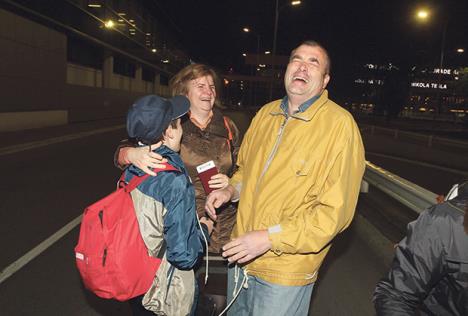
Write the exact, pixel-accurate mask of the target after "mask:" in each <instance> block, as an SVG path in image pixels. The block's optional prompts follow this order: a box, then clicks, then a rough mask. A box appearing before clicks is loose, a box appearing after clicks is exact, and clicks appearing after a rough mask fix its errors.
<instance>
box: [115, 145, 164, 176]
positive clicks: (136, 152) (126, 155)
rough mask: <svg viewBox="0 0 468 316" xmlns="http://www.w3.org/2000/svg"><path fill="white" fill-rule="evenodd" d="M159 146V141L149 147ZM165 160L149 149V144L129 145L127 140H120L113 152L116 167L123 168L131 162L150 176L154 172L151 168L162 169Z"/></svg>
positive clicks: (153, 174)
mask: <svg viewBox="0 0 468 316" xmlns="http://www.w3.org/2000/svg"><path fill="white" fill-rule="evenodd" d="M159 146H161V143H160V142H159V143H157V144H154V145H151V149H152V150H154V149H155V148H157V147H159ZM165 162H167V160H166V159H165V158H163V157H162V156H161V155H159V154H157V153H155V152H153V151H151V150H150V147H149V146H144V147H131V144H130V143H128V142H122V143H121V144H120V145H119V147H118V148H117V151H116V152H115V154H114V164H115V165H116V166H117V167H118V168H120V169H125V167H126V166H127V165H129V164H133V165H135V166H137V167H138V168H140V169H141V170H142V171H144V172H145V173H147V174H149V175H152V176H155V175H156V174H155V173H154V172H153V171H152V170H151V169H153V168H158V169H164V168H165V165H164V163H165Z"/></svg>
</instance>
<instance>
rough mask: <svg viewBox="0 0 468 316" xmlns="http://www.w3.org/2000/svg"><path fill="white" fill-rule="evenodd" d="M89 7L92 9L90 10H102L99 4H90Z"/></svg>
mask: <svg viewBox="0 0 468 316" xmlns="http://www.w3.org/2000/svg"><path fill="white" fill-rule="evenodd" d="M88 7H90V8H100V7H101V5H100V4H97V3H90V4H88Z"/></svg>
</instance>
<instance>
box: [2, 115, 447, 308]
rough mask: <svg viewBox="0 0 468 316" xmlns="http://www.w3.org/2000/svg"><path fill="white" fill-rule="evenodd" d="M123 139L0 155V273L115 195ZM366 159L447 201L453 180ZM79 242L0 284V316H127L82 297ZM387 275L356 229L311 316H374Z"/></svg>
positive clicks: (69, 237) (331, 265)
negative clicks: (375, 295)
mask: <svg viewBox="0 0 468 316" xmlns="http://www.w3.org/2000/svg"><path fill="white" fill-rule="evenodd" d="M244 125H246V124H244ZM51 130H52V132H51V133H52V134H54V135H59V134H57V133H61V132H60V129H59V128H58V129H57V130H56V131H55V132H54V131H53V129H51ZM67 133H69V131H67ZM123 136H124V130H123V129H121V130H116V131H111V132H106V133H101V134H98V135H94V136H88V137H83V138H79V139H76V140H71V141H67V142H62V143H56V144H52V145H48V146H44V147H39V148H35V149H29V150H24V151H20V152H17V153H13V154H7V155H0V164H1V165H2V166H3V167H2V175H3V181H2V182H1V183H0V192H2V193H1V199H0V214H1V221H0V230H1V237H2V238H0V249H1V251H2V255H1V256H0V268H1V269H4V268H5V267H7V266H9V265H10V264H11V263H13V262H15V260H17V259H19V258H20V257H22V256H23V255H24V254H25V253H27V252H28V251H29V250H31V249H32V248H33V247H35V246H36V245H38V244H39V243H41V242H42V241H44V240H45V239H46V238H48V237H49V236H50V235H52V234H53V233H55V232H56V231H58V230H59V229H61V228H62V227H63V226H64V225H66V224H67V223H69V222H70V221H72V220H73V219H75V218H76V217H77V216H79V215H80V214H81V213H82V210H83V208H84V207H85V206H86V205H88V204H90V203H92V202H94V201H95V200H97V199H98V198H100V197H102V196H104V195H106V194H108V193H109V192H110V191H112V190H113V189H114V186H115V181H116V180H117V179H118V176H119V171H118V170H117V169H116V168H114V167H113V164H112V159H113V157H112V156H113V152H114V149H115V145H116V143H117V141H118V140H119V139H121V138H123ZM24 139H25V140H26V139H27V137H25V138H24ZM367 159H369V160H371V161H372V162H374V163H376V164H378V165H381V166H382V167H384V168H386V169H388V170H390V171H392V172H394V173H397V174H399V175H400V176H402V177H404V178H407V179H409V180H411V181H414V182H416V183H417V184H419V185H421V186H423V187H426V188H428V189H430V190H433V191H434V192H439V191H440V192H441V193H445V192H446V191H447V187H449V185H451V184H452V183H453V181H454V177H455V176H456V175H453V174H450V173H447V172H443V171H441V170H439V169H433V168H432V169H431V168H430V167H428V166H421V165H418V164H417V162H416V163H405V162H404V161H400V160H395V159H391V158H388V157H387V158H384V157H380V156H372V155H367ZM363 199H365V198H363ZM359 205H360V206H359V207H358V210H359V212H360V211H361V210H360V209H363V208H365V203H364V201H363V200H362V199H361V201H360V204H359ZM77 236H78V227H76V228H75V229H73V230H72V231H71V232H70V233H68V234H66V235H65V236H64V237H63V238H61V239H59V240H58V241H57V242H56V243H54V244H53V245H52V246H51V247H50V248H48V249H47V250H45V251H44V252H43V253H42V254H41V255H39V256H38V257H37V258H35V259H33V260H32V261H31V262H30V263H28V264H27V265H25V266H24V267H23V268H22V269H20V270H19V271H18V272H16V273H15V274H13V275H12V276H11V277H9V278H8V279H7V280H5V281H4V282H3V283H1V284H0V314H1V315H39V316H42V315H130V311H129V309H128V306H127V305H126V304H124V303H119V302H112V301H107V300H102V299H99V298H97V297H95V296H94V295H92V294H90V293H89V292H87V291H86V290H85V289H83V287H82V285H81V282H80V278H79V275H78V273H77V271H76V269H75V266H74V252H73V248H74V246H75V244H76V241H77ZM364 238H365V237H364ZM369 238H372V237H371V236H369ZM385 270H386V267H385V266H384V265H383V264H382V262H381V261H379V257H378V255H375V254H374V253H373V252H372V251H371V249H370V248H368V246H367V244H366V242H364V240H363V236H362V235H359V234H358V233H357V232H356V229H355V227H354V224H353V226H352V227H351V228H350V229H349V230H348V231H347V232H345V233H344V234H342V235H341V236H339V238H338V239H337V240H336V242H335V243H334V247H333V248H332V250H331V253H330V255H329V256H328V257H327V260H326V263H325V265H324V267H323V268H322V270H321V271H320V280H319V282H318V284H317V286H316V287H315V290H314V294H313V299H312V307H311V312H312V314H313V315H360V316H361V315H373V313H374V312H373V308H372V304H371V301H370V298H371V294H372V291H373V288H374V286H375V283H376V282H377V281H378V279H379V278H380V277H381V276H382V275H383V274H384V273H385Z"/></svg>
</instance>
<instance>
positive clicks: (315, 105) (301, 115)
mask: <svg viewBox="0 0 468 316" xmlns="http://www.w3.org/2000/svg"><path fill="white" fill-rule="evenodd" d="M314 98H315V97H314ZM314 98H312V99H310V100H308V101H306V102H305V103H303V104H301V106H300V108H301V107H302V108H305V109H304V111H303V112H297V113H294V114H293V115H290V117H292V118H296V119H299V120H303V121H310V120H311V119H312V118H313V117H314V116H315V114H316V113H317V112H318V110H319V109H320V108H321V107H322V106H324V104H325V103H326V102H327V101H328V91H327V90H324V91H323V92H322V94H321V95H320V97H318V98H317V99H315V100H314ZM283 100H284V101H285V102H287V97H285V98H284V99H283ZM283 100H281V101H283ZM310 101H312V103H311V104H310V105H308V104H307V102H310ZM282 104H283V102H279V103H278V106H277V107H275V109H273V111H271V112H270V114H271V115H284V116H285V117H288V112H287V104H286V108H284V109H283V108H282V106H281V105H282Z"/></svg>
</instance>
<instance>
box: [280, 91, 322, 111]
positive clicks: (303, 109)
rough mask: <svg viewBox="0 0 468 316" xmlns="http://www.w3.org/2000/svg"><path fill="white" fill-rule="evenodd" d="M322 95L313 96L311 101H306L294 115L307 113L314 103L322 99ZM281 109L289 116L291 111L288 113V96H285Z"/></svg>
mask: <svg viewBox="0 0 468 316" xmlns="http://www.w3.org/2000/svg"><path fill="white" fill-rule="evenodd" d="M321 95H322V94H321V93H320V94H317V95H316V96H313V97H312V98H310V99H309V100H307V101H305V102H304V103H302V104H301V105H300V106H299V108H298V110H297V111H296V112H294V113H293V114H296V113H302V112H305V110H307V109H308V108H309V107H310V106H311V105H312V103H314V102H315V101H317V99H318V98H320V96H321ZM280 108H281V110H282V111H283V113H284V114H285V115H286V116H289V111H288V96H287V95H286V96H284V98H283V99H282V100H281V105H280Z"/></svg>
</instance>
